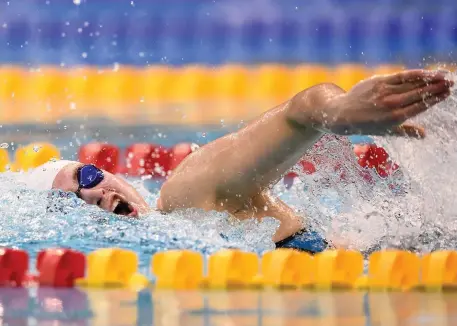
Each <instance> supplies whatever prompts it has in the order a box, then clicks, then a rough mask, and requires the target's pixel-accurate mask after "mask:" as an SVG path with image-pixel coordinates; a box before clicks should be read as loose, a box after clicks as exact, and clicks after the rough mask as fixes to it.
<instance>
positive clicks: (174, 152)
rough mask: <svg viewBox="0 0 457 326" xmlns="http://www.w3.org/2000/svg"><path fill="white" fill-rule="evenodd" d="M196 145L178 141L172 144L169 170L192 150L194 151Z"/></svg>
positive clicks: (174, 167) (175, 166)
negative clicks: (178, 142)
mask: <svg viewBox="0 0 457 326" xmlns="http://www.w3.org/2000/svg"><path fill="white" fill-rule="evenodd" d="M197 148H198V146H197V145H196V144H189V143H180V144H176V145H175V146H173V148H172V149H171V153H170V156H171V162H170V171H173V170H175V169H176V168H177V167H178V165H179V164H181V162H182V161H183V160H184V159H185V158H186V157H187V156H188V155H190V154H192V152H194V151H195V150H196V149H197Z"/></svg>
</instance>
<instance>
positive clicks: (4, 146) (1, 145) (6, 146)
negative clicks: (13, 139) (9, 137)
mask: <svg viewBox="0 0 457 326" xmlns="http://www.w3.org/2000/svg"><path fill="white" fill-rule="evenodd" d="M8 147H9V145H8V143H2V144H0V148H8Z"/></svg>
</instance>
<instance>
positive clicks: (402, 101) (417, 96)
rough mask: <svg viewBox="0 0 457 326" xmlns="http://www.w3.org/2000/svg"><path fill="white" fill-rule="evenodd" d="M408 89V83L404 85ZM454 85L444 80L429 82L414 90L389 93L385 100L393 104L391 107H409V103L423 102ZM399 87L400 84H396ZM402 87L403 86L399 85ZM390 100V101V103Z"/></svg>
mask: <svg viewBox="0 0 457 326" xmlns="http://www.w3.org/2000/svg"><path fill="white" fill-rule="evenodd" d="M404 86H405V87H406V89H408V88H409V87H408V84H405V85H404ZM451 86H452V83H451V82H448V81H445V80H442V81H440V82H437V83H433V84H428V85H425V86H421V87H418V88H415V89H412V90H407V91H405V92H402V93H397V94H392V95H388V96H387V97H386V98H385V101H386V102H387V103H388V104H392V105H391V107H398V106H401V107H407V106H409V105H412V104H414V103H416V102H422V101H423V100H426V99H427V98H429V97H433V96H437V95H440V94H443V93H445V92H448V91H449V89H450V87H451ZM394 87H398V86H394ZM399 87H402V86H399ZM389 102H390V103H389Z"/></svg>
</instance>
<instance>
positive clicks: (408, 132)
mask: <svg viewBox="0 0 457 326" xmlns="http://www.w3.org/2000/svg"><path fill="white" fill-rule="evenodd" d="M390 133H391V134H392V135H395V136H402V137H411V138H417V139H422V138H424V137H425V130H424V128H423V127H421V126H416V125H413V124H409V123H404V124H402V125H400V126H395V127H393V128H392V129H391V130H390Z"/></svg>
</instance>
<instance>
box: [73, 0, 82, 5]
mask: <svg viewBox="0 0 457 326" xmlns="http://www.w3.org/2000/svg"><path fill="white" fill-rule="evenodd" d="M73 3H74V4H75V5H77V6H79V5H80V4H81V0H73Z"/></svg>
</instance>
